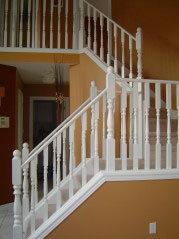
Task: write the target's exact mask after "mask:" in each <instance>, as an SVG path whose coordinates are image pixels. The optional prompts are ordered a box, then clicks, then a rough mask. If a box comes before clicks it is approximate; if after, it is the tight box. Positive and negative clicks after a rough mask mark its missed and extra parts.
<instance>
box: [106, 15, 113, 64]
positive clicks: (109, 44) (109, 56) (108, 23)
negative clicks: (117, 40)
mask: <svg viewBox="0 0 179 239" xmlns="http://www.w3.org/2000/svg"><path fill="white" fill-rule="evenodd" d="M107 32H108V50H107V65H108V66H110V65H111V44H112V35H111V22H110V20H109V19H108V18H107Z"/></svg>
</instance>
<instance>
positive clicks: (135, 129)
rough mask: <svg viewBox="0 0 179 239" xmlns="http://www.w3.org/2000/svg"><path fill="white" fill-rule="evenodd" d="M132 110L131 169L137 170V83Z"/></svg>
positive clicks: (135, 84) (134, 87)
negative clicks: (132, 140) (132, 142)
mask: <svg viewBox="0 0 179 239" xmlns="http://www.w3.org/2000/svg"><path fill="white" fill-rule="evenodd" d="M133 112H134V144H133V169H134V170H138V166H139V165H138V164H139V162H138V159H139V157H138V115H137V114H138V83H137V82H135V83H134V86H133Z"/></svg>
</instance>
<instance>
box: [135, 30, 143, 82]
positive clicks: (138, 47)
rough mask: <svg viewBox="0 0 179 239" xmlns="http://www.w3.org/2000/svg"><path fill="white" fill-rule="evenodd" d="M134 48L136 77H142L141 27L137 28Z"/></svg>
mask: <svg viewBox="0 0 179 239" xmlns="http://www.w3.org/2000/svg"><path fill="white" fill-rule="evenodd" d="M136 50H137V72H138V74H137V78H138V79H142V29H141V28H140V27H138V28H137V33H136Z"/></svg>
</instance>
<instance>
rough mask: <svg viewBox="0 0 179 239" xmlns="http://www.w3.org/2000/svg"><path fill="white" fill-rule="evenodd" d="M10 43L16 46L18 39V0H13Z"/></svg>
mask: <svg viewBox="0 0 179 239" xmlns="http://www.w3.org/2000/svg"><path fill="white" fill-rule="evenodd" d="M10 22H11V23H10V45H11V47H16V46H17V45H16V39H17V35H16V34H17V0H14V1H11V20H10Z"/></svg>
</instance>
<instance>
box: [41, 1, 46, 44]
mask: <svg viewBox="0 0 179 239" xmlns="http://www.w3.org/2000/svg"><path fill="white" fill-rule="evenodd" d="M45 18H46V0H43V26H42V48H45V47H46V46H45Z"/></svg>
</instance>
